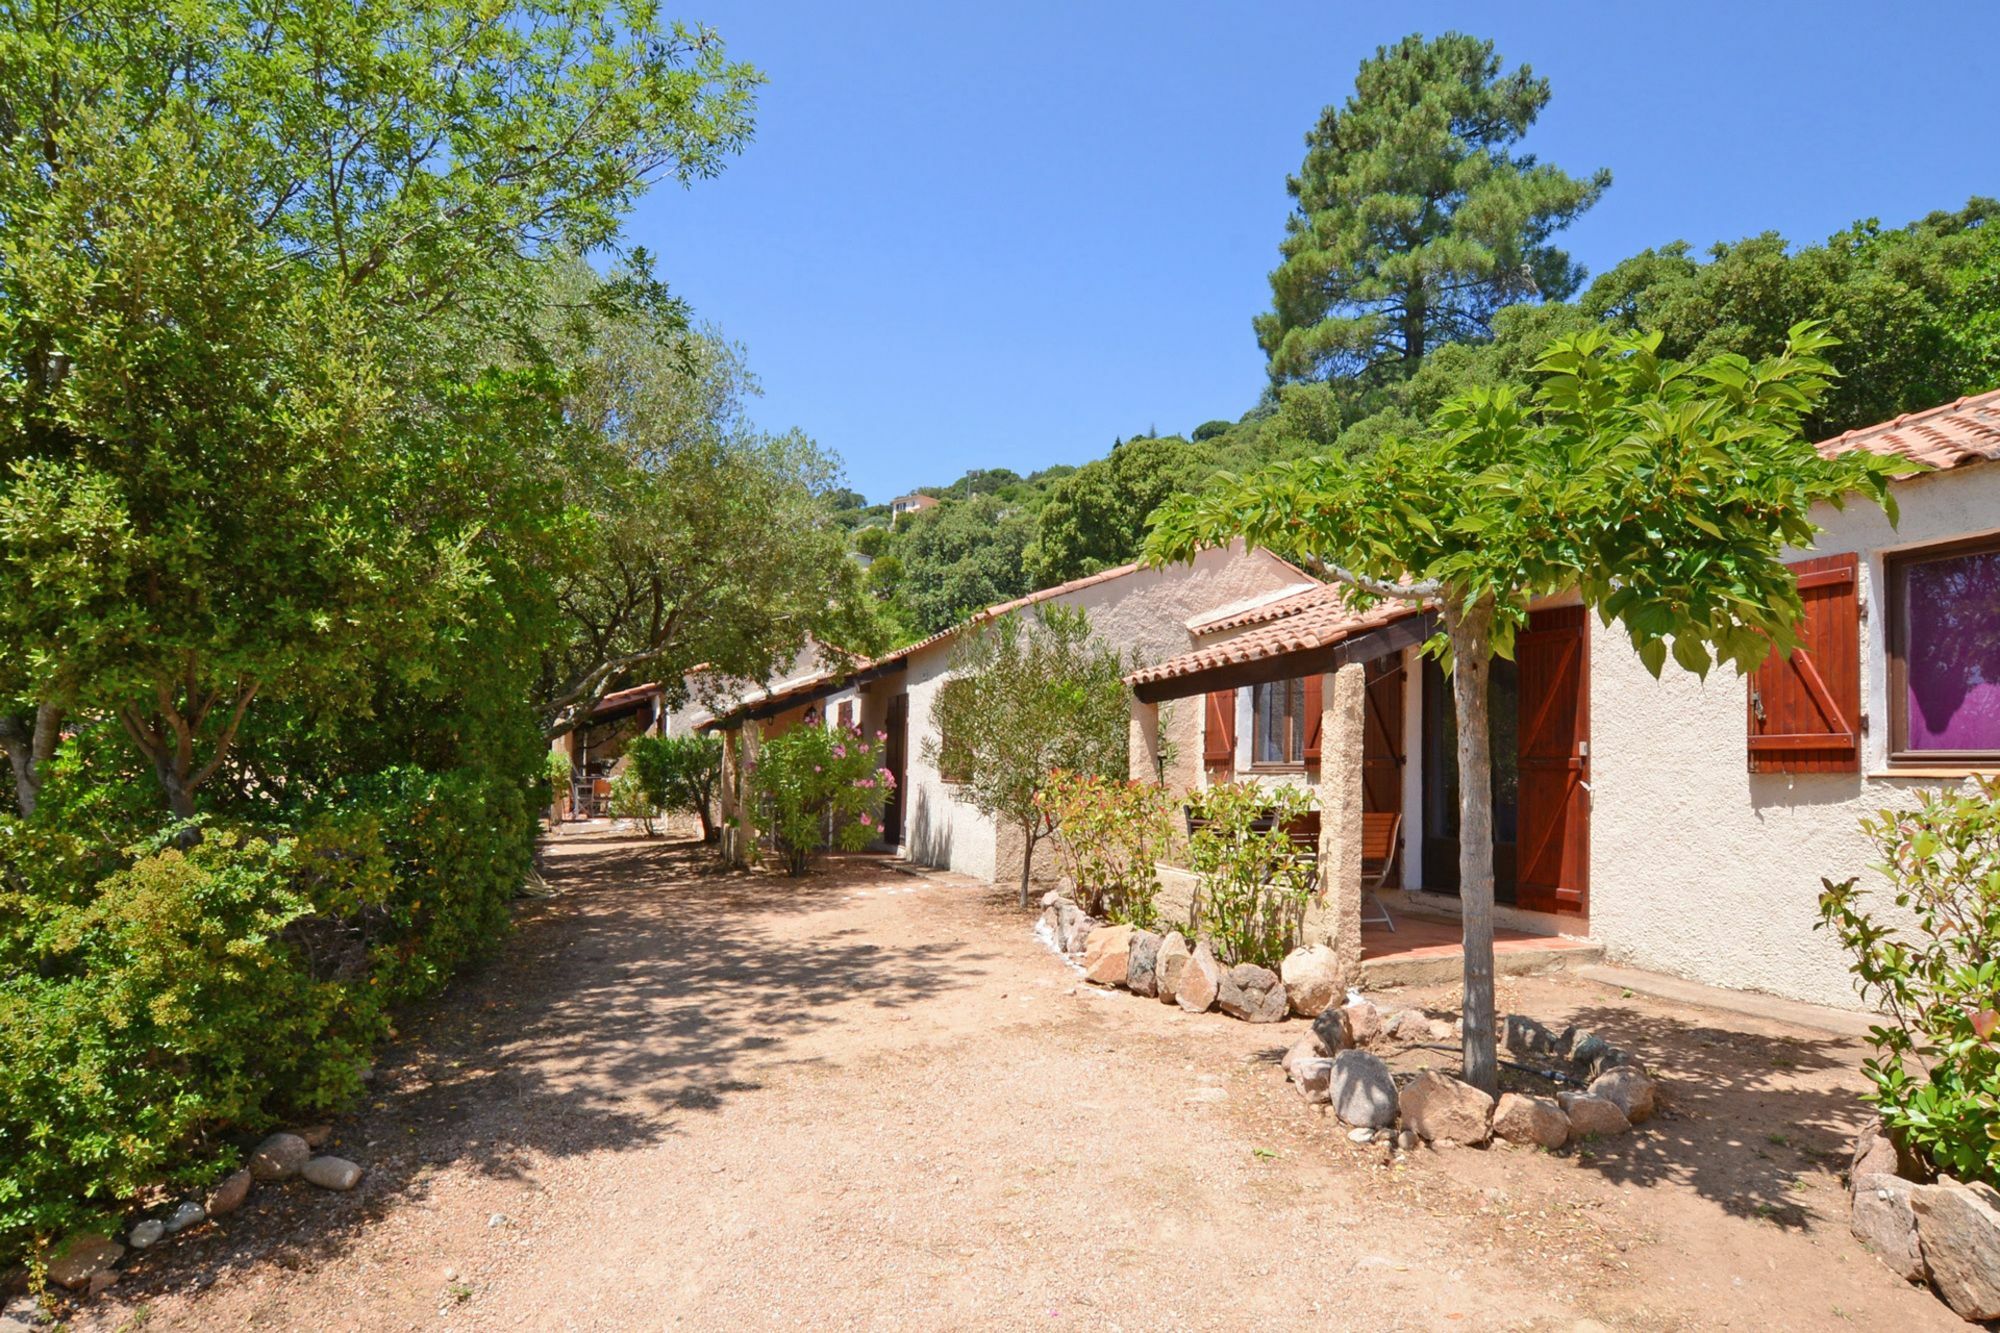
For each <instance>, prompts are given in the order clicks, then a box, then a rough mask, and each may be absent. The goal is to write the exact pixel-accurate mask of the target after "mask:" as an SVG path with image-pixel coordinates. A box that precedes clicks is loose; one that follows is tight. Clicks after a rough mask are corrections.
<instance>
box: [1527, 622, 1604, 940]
mask: <svg viewBox="0 0 2000 1333" xmlns="http://www.w3.org/2000/svg"><path fill="white" fill-rule="evenodd" d="M1589 632H1590V626H1589V622H1588V620H1587V619H1586V617H1585V615H1584V609H1583V608H1582V607H1580V606H1566V607H1561V608H1558V609H1556V610H1553V611H1537V612H1534V613H1533V614H1531V615H1530V616H1529V617H1528V628H1527V629H1526V630H1524V631H1523V632H1522V633H1520V634H1519V635H1517V636H1516V637H1515V639H1514V661H1515V664H1516V665H1517V666H1518V667H1519V669H1520V676H1519V679H1520V695H1519V701H1520V702H1519V707H1520V713H1519V722H1520V730H1519V732H1518V737H1519V739H1518V747H1519V748H1518V751H1517V755H1518V773H1519V778H1520V790H1519V799H1520V806H1519V814H1518V817H1517V818H1518V825H1517V836H1516V839H1515V851H1514V857H1515V860H1514V864H1515V890H1514V891H1515V901H1516V902H1517V903H1518V904H1520V906H1522V907H1526V908H1530V909H1532V910H1535V911H1542V912H1582V911H1585V910H1587V908H1588V905H1589V890H1590V803H1589V802H1590V798H1589V793H1588V792H1587V791H1586V790H1585V788H1584V784H1585V783H1586V782H1588V781H1589V780H1590V654H1589V648H1590V639H1589Z"/></svg>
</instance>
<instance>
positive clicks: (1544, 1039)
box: [1500, 1014, 1563, 1059]
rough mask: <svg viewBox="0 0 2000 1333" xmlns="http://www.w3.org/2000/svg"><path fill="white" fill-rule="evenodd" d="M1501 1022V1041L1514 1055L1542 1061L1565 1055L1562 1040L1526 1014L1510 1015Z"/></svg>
mask: <svg viewBox="0 0 2000 1333" xmlns="http://www.w3.org/2000/svg"><path fill="white" fill-rule="evenodd" d="M1500 1022H1501V1029H1500V1040H1501V1042H1502V1044H1503V1045H1505V1046H1506V1048H1507V1050H1508V1051H1509V1052H1511V1053H1512V1054H1514V1055H1520V1056H1528V1057H1539V1058H1542V1059H1547V1058H1549V1057H1550V1056H1556V1055H1561V1054H1563V1051H1562V1050H1561V1049H1560V1047H1559V1043H1560V1041H1561V1038H1559V1037H1557V1036H1556V1034H1555V1033H1553V1032H1551V1031H1550V1030H1549V1029H1548V1028H1547V1027H1546V1026H1544V1025H1543V1024H1541V1023H1539V1022H1537V1021H1536V1020H1535V1019H1532V1018H1529V1017H1528V1016H1527V1015H1526V1014H1508V1015H1507V1016H1506V1017H1505V1018H1503V1019H1501V1020H1500Z"/></svg>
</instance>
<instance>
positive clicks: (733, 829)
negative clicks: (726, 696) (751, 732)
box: [716, 727, 743, 866]
mask: <svg viewBox="0 0 2000 1333" xmlns="http://www.w3.org/2000/svg"><path fill="white" fill-rule="evenodd" d="M741 734H742V733H741V732H740V731H738V730H737V729H736V728H735V727H731V728H730V729H729V730H727V731H725V732H723V733H722V777H721V781H719V782H718V783H717V784H716V786H717V787H718V788H719V791H718V792H717V796H716V801H717V804H718V805H720V806H721V807H722V848H721V850H722V863H723V864H724V865H727V866H741V865H742V864H743V844H742V834H741V830H740V829H739V828H738V826H737V816H738V815H739V814H740V813H741V809H742V806H741V803H740V802H739V801H738V800H737V799H736V797H737V782H738V778H737V772H738V770H739V769H741V767H742V763H743V761H742V756H741V755H740V754H739V753H738V749H737V746H738V739H739V737H740V736H741Z"/></svg>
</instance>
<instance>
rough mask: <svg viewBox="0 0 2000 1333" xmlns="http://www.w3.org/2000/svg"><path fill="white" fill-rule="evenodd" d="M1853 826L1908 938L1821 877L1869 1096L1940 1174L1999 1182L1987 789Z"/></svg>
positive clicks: (1994, 784)
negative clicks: (1869, 1022)
mask: <svg viewBox="0 0 2000 1333" xmlns="http://www.w3.org/2000/svg"><path fill="white" fill-rule="evenodd" d="M1862 828H1863V829H1864V830H1865V831H1866V832H1867V834H1868V836H1869V837H1870V838H1871V839H1872V840H1873V841H1874V843H1875V845H1876V847H1877V848H1878V849H1879V850H1880V852H1881V855H1882V860H1881V863H1880V864H1878V865H1877V866H1875V867H1874V868H1875V869H1876V870H1878V871H1880V872H1881V873H1882V874H1883V875H1884V876H1885V877H1887V879H1888V881H1889V897H1890V899H1891V900H1892V901H1893V902H1894V903H1895V904H1896V906H1897V907H1899V908H1902V909H1904V910H1905V911H1906V912H1908V913H1910V914H1911V915H1913V916H1914V917H1915V918H1916V929H1915V931H1910V930H1908V929H1904V928H1898V927H1897V926H1894V925H1890V924H1886V923H1884V922H1883V921H1882V920H1881V919H1880V918H1878V917H1877V916H1876V915H1875V914H1874V913H1873V912H1871V911H1870V910H1869V908H1868V905H1867V904H1866V902H1865V899H1866V897H1867V895H1866V894H1864V893H1863V892H1862V891H1861V890H1859V889H1857V888H1856V887H1855V886H1856V882H1857V881H1855V880H1853V879H1850V880H1847V881H1846V882H1845V883H1841V884H1835V883H1833V882H1832V881H1831V880H1823V881H1821V882H1822V884H1823V885H1824V886H1825V892H1824V893H1823V894H1822V895H1821V897H1820V904H1819V911H1820V923H1819V924H1820V926H1821V927H1824V928H1830V929H1831V930H1833V932H1834V933H1835V934H1836V935H1838V936H1839V938H1840V942H1841V944H1842V945H1844V946H1845V947H1846V949H1847V951H1848V952H1849V953H1850V954H1852V955H1853V956H1854V963H1853V971H1854V974H1855V976H1857V977H1858V978H1859V979H1860V981H1861V991H1862V994H1863V995H1864V996H1865V997H1866V998H1867V999H1868V1000H1870V1001H1871V1002H1873V1003H1875V1004H1876V1005H1877V1006H1878V1007H1879V1008H1880V1009H1882V1011H1883V1012H1884V1013H1885V1014H1886V1015H1887V1019H1888V1021H1887V1022H1885V1023H1882V1024H1879V1025H1877V1026H1876V1027H1873V1028H1871V1029H1870V1038H1871V1040H1872V1041H1873V1043H1874V1046H1875V1050H1876V1055H1875V1057H1874V1058H1873V1059H1870V1060H1867V1061H1864V1062H1863V1064H1862V1069H1863V1071H1864V1072H1865V1073H1866V1074H1867V1076H1868V1079H1869V1081H1870V1082H1871V1083H1872V1084H1873V1085H1874V1087H1873V1089H1872V1090H1871V1091H1870V1092H1869V1094H1868V1098H1869V1100H1870V1101H1872V1102H1873V1103H1874V1104H1875V1105H1876V1107H1878V1108H1879V1109H1880V1111H1881V1113H1882V1120H1883V1122H1884V1123H1885V1124H1886V1125H1887V1126H1888V1127H1889V1129H1890V1130H1891V1132H1892V1133H1894V1134H1895V1135H1896V1137H1897V1138H1898V1139H1900V1140H1901V1141H1902V1142H1903V1143H1904V1144H1905V1145H1907V1146H1909V1147H1912V1148H1915V1149H1917V1150H1918V1151H1920V1152H1922V1153H1923V1154H1924V1155H1925V1156H1927V1157H1928V1158H1930V1160H1931V1161H1932V1162H1933V1163H1934V1164H1935V1165H1936V1166H1938V1167H1939V1168H1941V1169H1942V1170H1945V1171H1948V1172H1950V1173H1951V1174H1953V1175H1956V1176H1959V1177H1961V1178H1965V1179H1973V1180H1984V1181H1987V1182H1989V1183H1994V1184H2000V1046H1996V1044H1995V1043H1996V1039H2000V780H1994V779H1986V780H1982V781H1981V782H1980V784H1979V788H1978V790H1977V791H1976V792H1974V793H1972V794H1970V795H1964V794H1960V793H1956V792H1944V791H1933V792H1922V793H1919V795H1918V805H1917V808H1916V809H1915V810H1907V811H1897V810H1884V811H1882V812H1881V813H1880V814H1878V815H1875V816H1872V817H1870V818H1867V819H1864V820H1863V821H1862Z"/></svg>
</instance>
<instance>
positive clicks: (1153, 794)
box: [1035, 772, 1173, 930]
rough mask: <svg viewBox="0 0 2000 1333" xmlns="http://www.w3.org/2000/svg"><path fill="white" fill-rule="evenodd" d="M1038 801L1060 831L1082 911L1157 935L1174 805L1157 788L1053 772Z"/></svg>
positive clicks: (1058, 839) (1059, 847)
mask: <svg viewBox="0 0 2000 1333" xmlns="http://www.w3.org/2000/svg"><path fill="white" fill-rule="evenodd" d="M1035 800H1036V802H1037V804H1039V805H1040V807H1041V809H1042V811H1043V813H1044V815H1045V816H1046V817H1047V819H1048V821H1049V823H1050V824H1051V825H1052V826H1053V828H1054V834H1053V836H1054V838H1055V845H1056V853H1057V855H1058V856H1059V857H1060V858H1061V859H1062V863H1063V873H1064V874H1066V875H1068V876H1069V880H1070V883H1071V884H1073V885H1075V886H1076V897H1077V905H1078V906H1079V907H1081V908H1083V910H1084V911H1086V912H1088V913H1089V914H1090V915H1092V916H1094V917H1098V918H1100V919H1102V920H1105V921H1110V922H1113V923H1116V924H1120V925H1130V926H1137V927H1139V928H1140V929H1142V930H1150V929H1152V928H1153V927H1154V926H1155V925H1156V924H1157V922H1158V914H1157V912H1156V910H1155V907H1154V900H1155V899H1156V898H1157V897H1158V896H1159V892H1160V876H1159V868H1158V866H1159V856H1160V852H1161V850H1162V848H1164V847H1165V846H1166V842H1167V838H1168V836H1169V834H1170V833H1171V831H1172V829H1171V825H1170V824H1169V822H1168V821H1169V817H1170V815H1171V813H1172V811H1173V801H1172V800H1171V799H1170V798H1169V797H1168V795H1167V792H1166V789H1165V788H1164V787H1161V786H1160V785H1159V784H1158V783H1152V782H1139V781H1136V780H1134V781H1120V780H1119V779H1117V778H1107V777H1101V776H1099V775H1097V774H1095V773H1064V772H1058V773H1051V774H1050V775H1049V778H1048V781H1047V782H1046V783H1045V784H1044V785H1043V787H1042V789H1041V790H1040V791H1039V792H1037V793H1036V796H1035Z"/></svg>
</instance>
